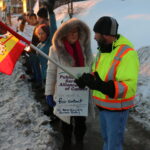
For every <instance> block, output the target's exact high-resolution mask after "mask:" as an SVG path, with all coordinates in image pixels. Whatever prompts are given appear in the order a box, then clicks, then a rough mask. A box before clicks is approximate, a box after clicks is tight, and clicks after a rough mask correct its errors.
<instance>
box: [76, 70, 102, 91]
mask: <svg viewBox="0 0 150 150" xmlns="http://www.w3.org/2000/svg"><path fill="white" fill-rule="evenodd" d="M95 74H96V76H95ZM95 74H94V75H92V74H90V73H83V75H82V76H81V77H79V78H78V79H75V83H76V84H77V85H78V86H79V87H80V88H81V89H83V88H85V86H88V87H89V88H90V89H92V90H96V89H95V86H97V84H99V82H100V81H102V80H101V79H100V78H99V76H98V73H97V72H96V73H95ZM96 77H97V78H96ZM96 79H97V80H96Z"/></svg>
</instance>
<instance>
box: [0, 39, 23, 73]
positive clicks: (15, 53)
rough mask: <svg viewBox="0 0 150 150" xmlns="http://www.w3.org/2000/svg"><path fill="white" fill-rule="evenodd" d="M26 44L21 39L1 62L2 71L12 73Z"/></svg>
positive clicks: (0, 69)
mask: <svg viewBox="0 0 150 150" xmlns="http://www.w3.org/2000/svg"><path fill="white" fill-rule="evenodd" d="M25 47H26V46H25V45H24V44H22V43H21V42H20V41H19V42H18V43H17V44H16V45H15V46H14V47H13V48H12V50H11V51H10V52H9V54H8V55H7V56H6V57H5V59H4V60H3V61H1V62H0V72H2V73H5V74H7V75H11V74H12V72H13V70H14V67H15V64H16V62H17V60H18V59H19V56H20V55H21V53H22V52H23V50H24V48H25Z"/></svg>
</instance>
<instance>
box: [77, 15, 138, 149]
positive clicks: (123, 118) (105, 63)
mask: <svg viewBox="0 0 150 150" xmlns="http://www.w3.org/2000/svg"><path fill="white" fill-rule="evenodd" d="M93 30H94V32H95V40H96V41H97V43H98V46H99V48H98V55H97V57H96V59H95V62H94V63H93V65H92V72H91V73H84V74H82V76H81V77H79V78H78V79H76V80H75V82H76V83H77V85H78V86H79V87H80V88H84V87H85V86H88V87H89V88H90V89H91V90H93V91H92V98H93V101H94V103H95V105H96V106H97V108H98V110H99V119H100V128H101V134H102V137H103V139H104V145H103V150H122V149H123V148H122V144H123V139H124V131H125V127H126V123H127V119H128V114H129V110H130V109H131V108H132V107H134V98H135V94H136V88H137V80H138V71H139V59H138V55H137V52H136V51H135V50H134V48H133V45H132V44H131V42H130V41H129V40H128V39H127V38H125V37H124V36H123V35H121V34H118V33H117V32H118V22H117V21H116V19H115V18H113V17H109V16H103V17H101V18H100V19H99V20H98V21H97V22H96V24H95V25H94V29H93Z"/></svg>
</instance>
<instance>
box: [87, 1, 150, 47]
mask: <svg viewBox="0 0 150 150" xmlns="http://www.w3.org/2000/svg"><path fill="white" fill-rule="evenodd" d="M94 7H95V9H93V8H92V9H91V11H90V12H89V13H93V16H94V18H93V21H92V23H93V24H94V23H95V20H94V19H95V18H96V17H97V19H98V18H99V17H101V16H104V15H109V16H112V17H114V18H116V19H117V21H118V23H119V33H121V34H123V35H125V36H126V37H127V38H129V39H130V40H131V41H132V43H133V44H134V46H135V48H136V49H138V48H140V47H142V46H147V45H150V0H99V2H98V3H97V4H96V5H95V6H94ZM90 19H92V18H90Z"/></svg>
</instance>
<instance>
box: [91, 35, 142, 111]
mask: <svg viewBox="0 0 150 150" xmlns="http://www.w3.org/2000/svg"><path fill="white" fill-rule="evenodd" d="M112 47H113V50H112V51H111V52H109V53H99V55H98V57H97V59H96V62H95V63H94V65H93V68H92V69H93V71H97V72H98V74H99V76H100V77H101V79H102V80H103V81H105V82H108V81H110V80H113V82H114V85H115V86H114V88H115V96H114V98H110V97H109V96H108V95H106V94H104V93H102V92H100V91H97V90H94V91H93V99H94V103H95V104H96V105H97V106H99V107H101V108H104V109H108V110H124V109H129V108H132V107H133V106H134V97H135V94H136V88H137V80H138V71H139V59H138V55H137V52H136V51H135V50H134V49H133V45H132V44H131V42H130V41H129V40H128V39H126V38H125V37H124V36H122V35H119V38H118V39H117V40H116V41H114V42H113V44H112ZM126 47H127V48H126ZM123 48H124V49H123ZM125 50H126V51H125ZM118 53H120V54H119V56H118V55H117V56H116V54H118ZM122 54H123V55H122ZM121 55H122V56H121ZM118 63H119V64H118ZM113 64H115V66H113ZM111 66H112V67H111ZM114 70H115V71H114ZM107 91H109V89H107Z"/></svg>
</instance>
